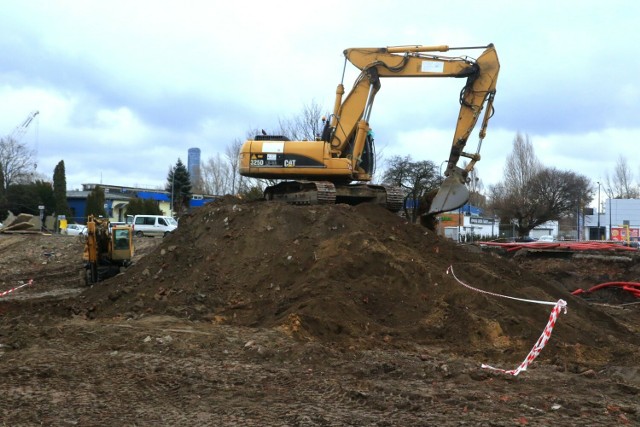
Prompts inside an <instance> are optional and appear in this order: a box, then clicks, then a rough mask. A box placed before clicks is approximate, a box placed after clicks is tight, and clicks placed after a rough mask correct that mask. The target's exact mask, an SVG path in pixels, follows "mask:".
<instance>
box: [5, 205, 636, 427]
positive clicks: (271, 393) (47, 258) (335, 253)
mask: <svg viewBox="0 0 640 427" xmlns="http://www.w3.org/2000/svg"><path fill="white" fill-rule="evenodd" d="M11 238H12V239H14V237H13V236H12V237H11ZM29 238H33V237H29ZM7 239H8V238H5V237H4V236H0V267H2V269H3V273H5V272H6V274H7V275H6V276H5V277H9V280H6V281H4V282H3V286H4V288H6V287H10V286H12V285H11V283H15V281H17V280H20V278H29V277H31V278H34V283H35V284H34V285H33V286H30V287H27V288H24V289H21V290H20V291H16V292H15V293H14V294H11V295H8V296H7V297H5V298H4V299H2V300H0V314H1V317H0V345H1V346H2V347H0V349H1V350H2V351H3V353H2V357H0V375H3V376H4V378H5V382H4V385H1V386H0V392H1V393H3V395H5V396H8V398H7V399H4V401H2V402H1V403H0V415H2V417H3V421H5V423H7V424H9V425H12V424H13V425H15V424H23V425H32V424H40V423H43V424H46V425H65V424H73V425H133V424H136V425H151V424H153V425H158V424H162V425H292V426H293V425H310V426H311V425H443V424H454V425H457V424H459V423H471V424H472V425H514V424H516V425H522V424H533V425H554V424H558V423H560V422H562V423H563V424H565V425H589V423H593V425H602V424H606V425H615V424H618V423H633V422H640V406H639V405H638V404H637V396H638V394H639V391H640V372H639V371H638V362H639V361H640V335H639V333H638V332H639V329H638V328H639V327H640V311H639V310H638V308H639V307H638V305H637V304H628V305H625V306H621V305H612V304H594V303H593V302H588V301H585V300H584V299H582V298H579V297H574V296H572V295H571V294H570V291H572V290H574V289H576V288H579V287H582V288H588V287H589V286H591V285H595V284H597V283H601V282H603V281H608V280H628V281H631V280H638V274H637V263H636V259H635V255H633V256H632V255H629V259H630V261H629V262H611V261H607V259H606V258H603V259H590V260H582V261H580V260H574V259H556V258H548V257H537V256H534V254H529V255H527V256H516V257H505V256H502V255H498V254H496V253H493V252H492V253H486V252H482V251H481V250H480V249H479V248H478V247H477V246H473V245H469V246H461V245H457V244H454V243H452V242H450V241H449V240H446V239H443V238H439V237H438V236H436V235H434V234H433V233H431V232H428V231H426V230H425V229H424V228H422V227H420V226H418V225H413V224H408V223H406V221H404V220H403V219H402V218H400V217H398V216H396V215H394V214H391V213H389V212H387V211H385V210H383V209H381V208H379V207H377V206H374V205H360V206H357V207H351V206H346V205H335V206H315V207H303V206H289V205H285V204H281V203H275V202H252V203H242V202H239V201H237V200H233V199H229V200H225V201H221V202H217V203H213V204H210V205H207V206H206V207H204V208H201V209H199V210H197V211H196V212H195V213H193V214H192V215H189V216H187V217H183V218H182V219H181V220H180V226H179V229H178V230H177V231H176V232H175V233H174V234H173V235H171V236H169V237H167V238H165V239H136V245H137V247H139V248H140V251H139V252H140V253H139V254H138V259H137V262H136V263H135V264H134V266H132V267H131V268H130V269H128V270H127V272H126V273H125V274H122V275H119V276H116V277H114V278H112V279H110V280H107V281H105V282H103V283H100V284H98V285H96V286H93V287H90V288H85V287H83V286H82V285H80V280H79V277H80V276H79V275H80V274H81V266H80V264H79V263H77V262H76V263H73V262H72V261H71V260H77V259H79V252H78V249H79V247H80V246H79V245H78V244H77V242H76V243H74V242H75V240H74V241H73V242H72V241H71V240H64V239H60V238H58V239H57V240H55V241H54V240H53V239H56V238H55V237H51V236H50V237H49V241H46V240H42V241H40V240H38V243H37V244H33V241H31V244H25V243H24V242H25V241H26V240H25V241H23V242H22V244H23V245H24V247H23V246H20V245H21V243H20V240H19V239H18V238H15V239H16V240H14V241H13V243H11V242H9V240H7ZM43 239H46V238H44V237H43ZM3 240H4V241H5V242H7V243H6V244H5V245H4V246H3V243H2V242H3ZM45 242H46V243H45ZM52 243H55V245H52ZM62 243H64V244H65V245H67V246H63V250H59V249H58V251H57V252H56V251H52V250H51V249H50V246H56V245H57V247H58V248H60V244H62ZM74 245H75V246H74ZM3 247H6V248H7V249H6V250H3ZM18 248H20V249H18ZM17 251H24V253H29V254H30V255H29V256H30V257H31V258H29V257H25V259H27V260H28V261H25V266H24V268H23V266H22V265H21V264H20V263H19V262H18V261H17V258H16V259H14V260H13V262H12V263H10V265H9V263H3V255H7V256H9V257H11V256H13V255H11V254H15V253H16V252H17ZM45 252H46V253H51V252H55V253H56V255H53V256H52V255H44V254H43V253H45ZM68 254H72V255H69V256H70V258H68V259H67V258H65V257H66V256H67V255H68ZM76 254H77V256H78V258H75V256H76ZM5 258H6V256H5ZM57 261H60V263H59V265H58V266H57V267H56V262H57ZM43 262H46V264H43ZM27 264H28V265H27ZM449 267H453V270H454V272H455V274H456V276H457V277H458V278H459V279H461V280H462V281H464V282H465V283H467V284H469V285H471V286H473V287H475V288H478V289H480V290H484V291H486V292H491V293H495V294H499V295H504V296H511V297H516V298H524V299H529V300H539V301H546V302H556V301H558V300H559V299H564V300H566V301H567V303H568V310H567V313H566V314H560V316H559V319H558V321H557V324H556V327H555V329H554V331H553V335H552V337H551V339H550V341H549V343H548V344H547V346H546V348H544V350H543V351H542V354H541V355H540V357H539V358H538V359H537V360H536V361H535V362H534V363H533V365H532V366H531V367H530V370H529V371H527V372H525V373H523V374H521V375H520V376H519V377H515V378H513V377H509V376H505V375H503V374H498V373H495V372H492V371H487V370H483V369H481V368H480V363H490V364H492V365H494V366H500V367H504V368H507V369H512V368H515V367H516V366H517V365H518V364H519V363H520V362H521V361H522V360H523V358H524V357H525V356H526V354H527V353H528V352H529V350H530V348H531V346H532V345H533V343H534V342H535V341H536V340H537V339H538V337H539V336H540V334H541V332H542V329H543V328H544V326H545V324H546V322H547V319H548V317H549V313H550V311H551V306H549V305H541V304H534V303H528V302H521V301H514V300H511V299H506V298H501V297H498V296H494V295H490V294H487V293H482V292H478V291H474V290H471V289H469V288H467V287H464V286H462V285H461V284H459V283H458V282H457V281H455V280H454V278H453V277H452V275H451V274H447V269H448V268H449ZM55 268H57V269H58V270H59V271H58V273H59V274H61V276H62V277H64V278H61V279H60V280H57V279H54V278H51V277H53V276H47V274H49V272H51V274H53V271H54V270H55ZM9 270H11V271H9ZM56 271H57V270H56ZM56 274H57V273H56ZM47 277H49V278H47ZM56 289H59V290H58V291H56V292H54V293H53V294H51V292H53V291H55V290H56ZM48 292H49V294H47V293H48ZM612 292H613V291H612ZM611 296H612V297H613V296H614V295H611ZM611 301H613V298H611ZM611 301H609V302H611ZM599 302H607V301H606V300H604V301H599ZM616 302H619V301H617V300H616ZM52 411H53V412H52ZM52 413H53V415H51V414H52Z"/></svg>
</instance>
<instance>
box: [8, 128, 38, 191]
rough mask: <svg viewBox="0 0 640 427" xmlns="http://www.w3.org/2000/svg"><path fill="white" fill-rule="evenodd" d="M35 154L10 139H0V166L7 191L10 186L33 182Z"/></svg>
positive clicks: (23, 145)
mask: <svg viewBox="0 0 640 427" xmlns="http://www.w3.org/2000/svg"><path fill="white" fill-rule="evenodd" d="M34 158H35V152H34V150H31V149H29V148H28V147H27V146H26V145H25V144H23V143H21V142H18V141H17V140H15V139H14V138H12V137H7V138H2V139H0V166H2V172H3V174H4V182H3V183H0V184H2V185H4V188H5V189H7V188H8V187H9V185H11V184H25V183H28V182H30V181H32V180H33V177H34V176H35V172H36V162H35V160H34Z"/></svg>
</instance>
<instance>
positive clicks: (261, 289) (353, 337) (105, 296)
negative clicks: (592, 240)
mask: <svg viewBox="0 0 640 427" xmlns="http://www.w3.org/2000/svg"><path fill="white" fill-rule="evenodd" d="M527 262H529V263H531V260H526V259H525V257H519V258H506V257H502V256H496V255H495V254H487V253H483V252H482V251H481V250H479V249H478V247H477V246H471V245H470V246H460V245H456V244H455V243H453V242H451V241H450V240H448V239H444V238H441V237H439V236H437V235H435V234H434V233H433V232H431V231H428V230H426V229H425V228H423V227H421V226H419V225H415V224H410V223H407V222H406V220H404V219H403V218H401V217H399V216H398V215H395V214H393V213H391V212H388V211H386V210H384V209H382V208H381V207H379V206H377V205H373V204H362V205H359V206H348V205H329V206H313V207H308V206H291V205H286V204H283V203H279V202H251V203H243V202H241V201H239V200H233V199H231V200H229V199H227V200H224V201H220V202H216V203H212V204H210V205H207V206H206V207H204V208H202V209H200V210H198V211H197V212H195V213H194V214H193V215H190V216H187V217H184V218H182V219H181V220H180V227H179V232H176V233H175V234H174V235H172V236H169V237H167V238H165V239H164V241H163V242H162V244H161V245H159V247H157V248H156V249H155V251H154V252H153V253H151V254H150V255H149V256H147V257H146V258H145V259H144V262H141V263H139V264H138V265H136V266H134V267H132V268H131V269H130V271H128V272H127V274H126V275H122V276H119V277H116V278H115V279H113V280H112V281H110V282H109V283H108V285H105V286H95V287H93V288H92V289H90V290H88V291H87V292H85V293H84V303H83V304H82V305H80V306H77V307H74V308H73V310H74V312H75V313H79V314H84V315H86V316H87V317H88V318H129V319H138V318H141V317H144V316H149V315H164V314H166V315H171V316H176V317H180V318H185V319H188V320H195V321H211V322H215V323H218V324H226V325H234V326H247V327H252V328H278V329H280V330H282V331H285V332H287V333H289V334H290V335H292V336H294V337H295V338H297V339H300V340H319V341H322V342H325V343H331V344H332V345H338V346H343V347H345V348H363V349H366V348H374V347H377V346H381V345H382V346H392V347H397V348H411V347H412V346H416V345H436V346H439V347H445V348H447V349H448V351H450V352H452V353H453V354H457V355H462V356H474V357H477V358H479V359H482V360H492V361H495V362H496V363H498V362H499V363H501V364H505V365H513V364H514V363H515V364H518V363H519V362H520V361H522V359H523V357H524V355H526V354H527V352H528V351H529V350H530V348H531V347H532V345H533V343H535V342H536V340H537V339H538V337H539V336H540V334H541V332H542V330H543V328H544V326H545V324H546V322H547V319H548V317H549V313H550V310H551V306H549V305H543V304H536V303H529V302H521V301H516V300H512V299H507V298H502V297H499V296H496V295H491V294H488V293H483V292H479V291H474V290H471V289H469V288H468V287H465V286H462V285H461V284H460V283H459V282H457V281H456V280H455V279H454V277H453V275H452V274H448V272H447V270H448V269H449V267H452V269H453V272H454V273H455V275H456V277H458V278H459V279H460V280H461V281H464V282H465V283H467V284H469V285H471V286H472V287H475V288H477V289H479V290H483V291H486V292H490V293H493V294H498V295H501V296H509V297H515V298H522V299H528V300H536V301H542V302H548V303H554V302H557V301H558V300H560V299H564V300H566V301H567V303H568V310H567V314H561V315H560V318H559V319H558V322H557V325H556V328H555V330H554V331H553V339H552V340H551V342H550V344H549V345H548V346H547V348H546V349H545V350H544V351H545V354H546V356H547V358H549V359H550V360H560V359H563V360H572V361H574V362H575V363H579V364H581V365H584V366H598V365H602V364H604V363H607V362H608V361H610V360H612V359H614V358H615V359H616V360H617V363H624V364H627V363H628V364H634V363H635V364H637V363H638V362H639V361H640V355H639V352H638V349H639V348H640V337H639V336H638V333H637V332H638V329H637V327H634V326H630V325H629V324H627V323H626V322H620V321H619V320H618V319H616V318H615V317H614V316H612V315H611V314H609V313H607V312H606V311H603V310H601V309H599V308H594V307H593V306H592V305H590V304H588V303H587V302H585V301H584V300H583V299H582V298H580V297H573V296H572V295H571V294H570V291H571V290H573V289H575V288H577V287H578V286H575V287H573V289H571V287H572V286H571V284H570V283H567V281H566V280H565V283H563V282H562V281H560V280H554V279H553V272H551V276H547V275H542V274H537V273H536V272H532V268H531V266H529V268H528V269H527V268H524V267H523V265H525V264H526V263H527ZM536 265H544V262H543V263H542V264H540V263H538V264H536ZM590 265H592V266H593V265H594V263H593V262H590ZM611 269H612V267H609V270H611ZM619 270H620V269H618V271H619ZM556 273H557V272H556ZM565 273H566V276H567V277H570V275H571V274H570V271H566V272H565ZM602 278H604V275H601V277H599V279H602ZM594 284H595V283H594Z"/></svg>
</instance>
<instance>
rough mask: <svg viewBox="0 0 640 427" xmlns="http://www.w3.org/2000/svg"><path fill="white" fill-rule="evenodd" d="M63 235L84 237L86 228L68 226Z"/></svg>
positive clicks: (84, 226)
mask: <svg viewBox="0 0 640 427" xmlns="http://www.w3.org/2000/svg"><path fill="white" fill-rule="evenodd" d="M65 234H68V235H69V236H81V235H82V236H84V235H86V234H87V226H86V225H82V224H68V225H67V229H66V231H65Z"/></svg>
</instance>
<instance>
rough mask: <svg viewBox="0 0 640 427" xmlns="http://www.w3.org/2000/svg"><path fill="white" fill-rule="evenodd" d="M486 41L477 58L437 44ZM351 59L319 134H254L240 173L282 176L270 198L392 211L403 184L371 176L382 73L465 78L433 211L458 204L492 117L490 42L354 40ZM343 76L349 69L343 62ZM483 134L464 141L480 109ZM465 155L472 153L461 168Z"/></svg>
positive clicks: (465, 195) (494, 72) (494, 66)
mask: <svg viewBox="0 0 640 427" xmlns="http://www.w3.org/2000/svg"><path fill="white" fill-rule="evenodd" d="M469 49H483V52H482V54H481V55H480V56H479V57H478V58H477V59H473V58H471V57H468V56H452V57H450V56H442V55H440V54H437V52H447V51H452V50H469ZM344 56H345V65H344V67H345V70H346V65H347V60H348V61H349V62H351V63H352V64H353V65H355V66H356V67H357V68H358V69H360V70H361V72H360V74H359V76H358V78H357V79H356V82H355V84H354V86H353V88H352V89H351V91H350V92H349V94H348V95H347V96H346V98H344V99H343V95H344V93H345V90H344V86H343V83H342V82H341V83H340V84H339V85H338V88H337V90H336V98H335V104H334V108H333V114H332V115H331V117H330V120H325V123H324V128H323V132H322V134H321V135H318V136H317V137H316V138H315V140H314V141H291V140H289V139H287V138H285V137H284V136H277V135H267V134H266V133H265V132H264V131H263V134H262V135H256V137H255V138H254V139H253V140H248V141H246V142H245V143H244V144H243V145H242V147H241V149H240V174H241V175H243V176H247V177H253V178H264V179H276V180H283V181H282V182H280V183H278V184H276V185H273V186H270V187H267V188H266V189H265V192H264V195H265V198H266V199H267V200H273V199H279V200H285V201H287V202H289V203H298V204H319V203H349V204H357V203H360V202H363V201H373V202H377V203H379V204H382V205H384V206H385V207H386V208H387V209H389V210H391V211H398V210H400V209H401V208H402V203H403V192H402V190H401V189H400V188H397V187H393V186H386V185H374V184H371V183H370V181H371V177H372V174H373V172H374V168H375V150H374V148H375V147H374V141H373V136H372V132H371V128H370V127H369V119H370V116H371V110H372V106H373V102H374V98H375V95H376V93H377V92H378V90H379V89H380V87H381V84H380V79H381V78H383V77H440V78H441V77H454V78H466V82H465V84H464V86H463V88H462V90H461V92H460V112H459V115H458V120H457V123H456V129H455V133H454V136H453V144H452V147H451V152H450V155H449V159H448V165H447V169H446V171H445V173H444V175H445V176H446V179H445V180H444V181H443V183H442V186H441V187H440V189H439V191H438V193H437V194H436V195H435V197H434V198H433V200H432V201H431V205H430V209H429V211H428V212H429V214H431V215H433V214H436V213H439V212H446V211H450V210H454V209H457V208H458V207H460V206H462V205H464V204H465V203H466V202H467V200H468V199H469V190H468V189H467V187H466V183H467V182H468V175H469V172H471V171H472V170H473V167H474V166H475V163H476V162H477V161H479V160H480V148H481V145H482V141H483V139H484V137H485V134H486V128H487V124H488V121H489V119H490V118H491V116H492V115H493V100H494V96H495V93H496V81H497V78H498V71H499V69H500V63H499V61H498V55H497V53H496V50H495V48H494V46H493V45H492V44H490V45H487V46H476V47H459V48H453V47H449V46H398V47H386V48H384V47H383V48H351V49H346V50H345V51H344ZM342 78H343V81H344V70H343V77H342ZM483 109H485V112H484V117H483V120H482V125H481V128H480V135H479V136H480V141H479V143H478V147H477V150H476V151H475V152H474V153H467V152H465V151H464V147H465V145H466V144H467V139H468V138H469V135H470V134H471V132H472V131H473V128H474V127H475V125H476V123H477V121H478V119H479V117H480V115H481V112H482V110H483ZM460 157H467V158H469V159H470V161H469V162H468V164H467V165H466V166H465V167H464V168H462V167H459V166H457V163H458V161H459V159H460Z"/></svg>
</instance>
